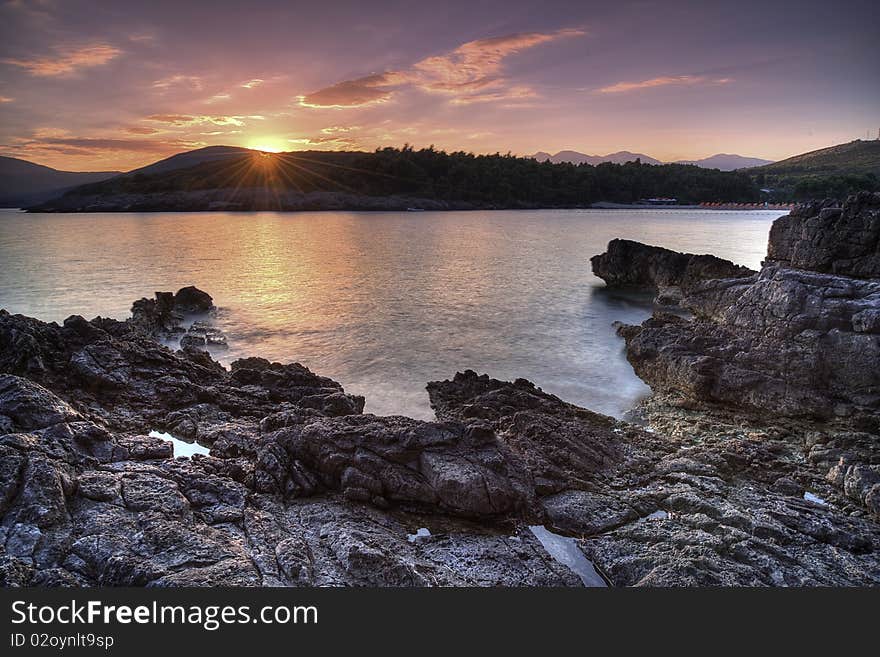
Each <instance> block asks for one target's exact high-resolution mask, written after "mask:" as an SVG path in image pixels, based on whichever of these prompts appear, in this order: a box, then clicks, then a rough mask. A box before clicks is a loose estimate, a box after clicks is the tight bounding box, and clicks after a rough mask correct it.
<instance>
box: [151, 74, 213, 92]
mask: <svg viewBox="0 0 880 657" xmlns="http://www.w3.org/2000/svg"><path fill="white" fill-rule="evenodd" d="M152 86H153V88H154V89H161V90H163V91H164V90H166V89H170V88H171V87H178V86H187V87H190V88H192V89H195V90H196V91H201V89H202V78H200V77H199V76H198V75H180V74H178V75H171V76H169V77H167V78H162V79H161V80H156V81H155V82H153V85H152Z"/></svg>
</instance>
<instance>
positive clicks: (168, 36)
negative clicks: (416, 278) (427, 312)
mask: <svg viewBox="0 0 880 657" xmlns="http://www.w3.org/2000/svg"><path fill="white" fill-rule="evenodd" d="M0 3H2V4H0V154H2V155H7V156H12V157H20V158H23V159H27V160H30V161H33V162H38V163H40V164H45V165H48V166H52V167H55V168H60V169H64V170H73V171H82V170H93V171H94V170H129V169H132V168H136V167H138V166H142V165H144V164H148V163H150V162H153V161H156V160H158V159H161V158H162V157H166V156H168V155H171V154H173V153H176V152H180V151H184V150H191V149H193V148H199V147H202V146H208V145H219V144H225V145H235V146H246V147H251V148H260V149H264V150H273V151H279V150H283V151H289V150H305V149H320V150H330V149H333V150H339V149H346V150H372V149H375V148H377V147H382V146H401V145H403V144H404V143H409V144H411V145H413V146H416V147H422V146H428V145H431V144H433V145H434V146H435V147H436V148H442V149H446V150H465V151H472V152H476V153H494V152H502V153H506V152H512V153H515V154H520V155H529V154H532V153H534V152H536V151H539V150H540V151H548V152H551V153H554V152H556V151H559V150H566V149H570V150H577V151H580V152H583V153H588V154H600V155H604V154H607V153H611V152H615V151H620V150H629V151H634V152H641V153H645V154H648V155H650V156H652V157H655V158H658V159H661V160H664V161H672V160H676V159H695V158H700V157H706V156H709V155H712V154H715V153H738V154H741V155H745V156H752V157H763V158H767V159H773V160H776V159H782V158H784V157H788V156H791V155H795V154H798V153H802V152H805V151H809V150H813V149H816V148H822V147H824V146H829V145H832V144H836V143H842V142H847V141H851V140H853V139H856V138H862V139H864V138H866V136H868V135H870V137H871V138H872V139H873V138H876V137H877V134H878V128H880V65H878V62H880V38H878V24H880V20H878V19H880V3H877V2H876V0H834V1H832V0H822V1H821V2H817V1H814V0H801V1H798V2H781V1H773V0H765V1H763V2H753V1H751V0H737V2H712V1H711V0H710V1H704V2H694V1H678V0H655V1H652V0H635V1H627V0H617V1H614V2H593V1H590V0H580V1H576V2H557V1H553V0H544V1H543V2H532V1H523V0H505V1H503V2H500V1H495V0H468V1H466V2H459V1H457V0H446V1H444V2H419V1H417V0H410V1H388V2H386V1H382V0H371V1H370V2H366V1H364V0H361V1H358V2H355V1H351V2H349V1H336V0H323V1H322V2H315V1H314V0H311V1H309V2H300V1H298V0H287V1H273V0H265V1H261V0H251V1H250V2H241V1H238V0H237V1H234V2H230V1H228V0H214V1H212V2H197V1H187V2H181V1H180V0H175V1H173V2H168V1H166V0H151V1H150V2H126V1H125V0H112V1H106V2H104V1H97V0H94V1H84V0H0Z"/></svg>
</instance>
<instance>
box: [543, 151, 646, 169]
mask: <svg viewBox="0 0 880 657" xmlns="http://www.w3.org/2000/svg"><path fill="white" fill-rule="evenodd" d="M531 157H532V158H533V159H535V160H538V161H539V162H547V161H548V160H549V161H550V162H553V164H561V163H563V162H568V163H570V164H592V165H593V166H595V165H597V164H602V163H603V162H612V163H614V164H626V163H627V162H635V161H636V160H637V159H638V160H641V161H642V164H663V163H662V162H661V161H660V160H655V159H654V158H653V157H650V156H649V155H645V154H644V153H630V152H629V151H618V152H617V153H609V154H608V155H586V154H585V153H578V152H577V151H559V152H558V153H556V155H550V153H545V152H543V151H538V152H537V153H535V154H534V155H532V156H531Z"/></svg>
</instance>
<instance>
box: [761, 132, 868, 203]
mask: <svg viewBox="0 0 880 657" xmlns="http://www.w3.org/2000/svg"><path fill="white" fill-rule="evenodd" d="M748 173H749V174H750V175H751V176H752V178H753V179H754V180H755V183H756V184H757V185H758V186H759V187H761V188H763V189H766V190H769V191H768V194H769V195H770V197H771V198H772V199H774V200H796V201H797V200H806V199H808V198H817V197H819V198H822V197H829V198H831V197H833V198H843V197H845V196H847V195H849V194H853V193H855V192H858V191H863V190H865V191H880V140H872V141H863V140H861V139H857V140H855V141H851V142H849V143H846V144H838V145H837V146H831V147H829V148H820V149H819V150H815V151H810V152H809V153H803V154H802V155H795V156H794V157H789V158H787V159H785V160H780V161H779V162H774V163H773V164H768V165H765V166H762V167H758V168H755V169H750V170H749V171H748Z"/></svg>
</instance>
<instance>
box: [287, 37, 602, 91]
mask: <svg viewBox="0 0 880 657" xmlns="http://www.w3.org/2000/svg"><path fill="white" fill-rule="evenodd" d="M584 34H585V32H584V31H583V30H581V29H563V30H558V31H556V32H546V33H545V32H528V33H524V34H510V35H507V36H501V37H492V38H489V39H478V40H476V41H469V42H467V43H464V44H462V45H460V46H459V47H458V48H456V49H455V50H452V51H451V52H448V53H445V54H442V55H436V56H433V57H427V58H425V59H422V60H420V61H418V62H416V63H415V64H413V65H412V66H410V67H409V68H406V69H402V70H399V71H385V72H383V73H374V74H372V75H367V76H364V77H360V78H355V79H352V80H344V81H342V82H338V83H336V84H334V85H332V86H329V87H325V88H324V89H320V90H318V91H316V92H314V93H311V94H307V95H305V96H300V97H299V103H300V105H302V106H304V107H334V108H343V107H362V106H364V105H371V104H375V103H383V102H387V101H388V100H390V99H391V97H392V96H393V95H394V92H395V91H398V90H399V89H402V88H407V87H409V88H415V89H419V90H421V91H425V92H428V93H442V94H448V95H450V96H453V97H455V100H454V101H453V102H457V103H458V104H468V103H473V102H488V101H495V100H504V99H509V98H523V97H528V96H533V95H534V92H533V91H532V90H531V89H528V88H527V87H524V86H522V85H519V86H516V87H511V86H510V83H509V81H508V80H507V79H506V78H505V77H504V76H503V75H502V71H503V66H504V60H505V59H506V58H507V57H509V56H511V55H514V54H516V53H519V52H522V51H524V50H528V49H529V48H534V47H535V46H538V45H540V44H543V43H549V42H552V41H557V40H559V39H564V38H568V37H574V36H582V35H584Z"/></svg>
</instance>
